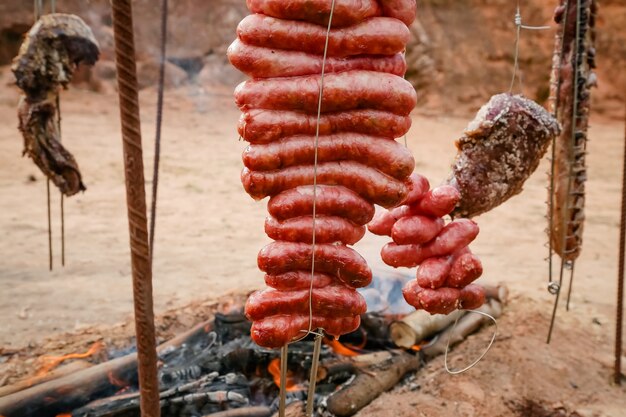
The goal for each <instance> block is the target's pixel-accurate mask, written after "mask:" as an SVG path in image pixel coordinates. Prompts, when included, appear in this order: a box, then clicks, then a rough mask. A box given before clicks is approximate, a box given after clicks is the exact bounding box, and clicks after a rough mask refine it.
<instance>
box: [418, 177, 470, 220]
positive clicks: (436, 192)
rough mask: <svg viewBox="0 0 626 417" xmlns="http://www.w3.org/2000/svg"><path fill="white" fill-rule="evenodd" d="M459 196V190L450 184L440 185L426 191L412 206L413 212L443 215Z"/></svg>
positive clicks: (436, 215) (451, 207) (448, 211)
mask: <svg viewBox="0 0 626 417" xmlns="http://www.w3.org/2000/svg"><path fill="white" fill-rule="evenodd" d="M460 198H461V194H460V193H459V190H457V189H456V188H455V187H453V186H451V185H441V186H439V187H435V188H433V189H432V190H430V191H428V192H427V193H426V194H425V195H424V196H423V197H422V198H421V199H420V200H419V201H417V203H416V204H415V206H414V209H413V211H414V212H415V213H421V214H425V215H427V216H434V217H443V216H445V215H446V214H448V213H450V212H451V211H452V210H453V209H454V207H455V206H456V203H458V201H459V199H460Z"/></svg>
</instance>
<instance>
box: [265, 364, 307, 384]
mask: <svg viewBox="0 0 626 417" xmlns="http://www.w3.org/2000/svg"><path fill="white" fill-rule="evenodd" d="M267 371H268V372H269V373H270V374H272V378H273V379H274V384H276V386H277V387H280V359H279V358H274V359H272V360H271V361H270V363H269V365H268V366H267ZM285 389H286V390H287V392H293V391H302V390H304V387H303V386H302V385H300V384H298V383H296V382H295V381H294V377H293V373H292V372H291V371H289V370H287V381H285Z"/></svg>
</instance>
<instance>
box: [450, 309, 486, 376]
mask: <svg viewBox="0 0 626 417" xmlns="http://www.w3.org/2000/svg"><path fill="white" fill-rule="evenodd" d="M464 311H467V312H468V313H476V314H480V315H481V316H485V317H488V318H490V319H491V321H493V324H494V326H495V330H494V332H493V336H492V337H491V341H490V342H489V345H488V346H487V349H485V351H484V352H483V353H482V354H481V355H480V356H479V357H478V358H477V359H476V360H475V361H474V362H472V363H470V364H469V365H468V366H466V367H465V368H463V369H453V370H451V369H450V368H449V367H448V351H449V350H450V340H451V339H452V331H450V335H449V336H448V343H447V344H446V351H445V352H444V356H443V365H444V367H445V368H446V372H448V373H449V374H450V375H458V374H462V373H463V372H466V371H469V370H470V369H472V368H473V367H474V366H476V365H477V364H478V362H480V361H481V360H482V358H484V357H485V355H486V354H487V352H489V351H490V350H491V346H493V343H494V342H495V341H496V336H497V334H498V321H497V320H496V319H495V317H493V316H492V315H491V314H488V313H485V312H484V311H480V310H464ZM461 317H464V315H461V316H459V317H457V318H456V320H455V321H454V324H453V325H452V328H451V330H452V329H454V328H455V327H456V326H457V324H458V323H459V319H460V318H461Z"/></svg>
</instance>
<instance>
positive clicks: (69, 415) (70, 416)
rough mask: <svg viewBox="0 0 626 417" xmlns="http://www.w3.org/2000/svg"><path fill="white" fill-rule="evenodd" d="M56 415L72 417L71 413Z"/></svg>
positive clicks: (57, 416)
mask: <svg viewBox="0 0 626 417" xmlns="http://www.w3.org/2000/svg"><path fill="white" fill-rule="evenodd" d="M56 417H72V415H71V414H57V415H56Z"/></svg>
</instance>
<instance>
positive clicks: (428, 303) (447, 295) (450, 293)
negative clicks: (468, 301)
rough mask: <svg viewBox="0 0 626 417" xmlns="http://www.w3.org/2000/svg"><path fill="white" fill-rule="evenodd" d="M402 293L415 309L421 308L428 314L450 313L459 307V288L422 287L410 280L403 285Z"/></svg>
mask: <svg viewBox="0 0 626 417" xmlns="http://www.w3.org/2000/svg"><path fill="white" fill-rule="evenodd" d="M402 295H403V296H404V299H405V300H406V302H407V303H409V304H410V305H412V306H413V307H415V308H416V309H417V310H421V309H423V310H426V311H428V312H429V313H430V314H450V313H451V312H453V311H454V310H456V309H457V308H459V307H460V298H461V290H458V289H456V288H448V287H441V288H437V289H430V288H422V287H420V285H419V284H418V283H417V281H410V282H409V283H408V284H406V285H405V286H404V289H403V290H402Z"/></svg>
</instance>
